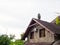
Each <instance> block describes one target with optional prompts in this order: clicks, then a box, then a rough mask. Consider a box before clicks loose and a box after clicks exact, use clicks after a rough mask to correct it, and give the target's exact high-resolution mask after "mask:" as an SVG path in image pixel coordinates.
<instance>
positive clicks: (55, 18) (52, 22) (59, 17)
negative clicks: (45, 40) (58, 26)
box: [51, 16, 60, 23]
mask: <svg viewBox="0 0 60 45" xmlns="http://www.w3.org/2000/svg"><path fill="white" fill-rule="evenodd" d="M57 17H58V18H60V16H57ZM55 22H56V18H55V19H54V20H53V21H52V22H51V23H55Z"/></svg>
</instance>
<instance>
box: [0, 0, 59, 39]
mask: <svg viewBox="0 0 60 45" xmlns="http://www.w3.org/2000/svg"><path fill="white" fill-rule="evenodd" d="M57 12H59V13H60V0H0V34H6V33H7V34H15V35H16V38H20V34H21V33H23V32H25V30H26V28H27V26H28V24H29V23H30V21H31V19H32V18H37V14H38V13H40V14H41V20H45V21H48V22H50V21H52V20H53V19H54V18H55V17H56V16H58V15H59V14H57Z"/></svg>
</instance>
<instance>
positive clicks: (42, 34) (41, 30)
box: [39, 29, 45, 37]
mask: <svg viewBox="0 0 60 45" xmlns="http://www.w3.org/2000/svg"><path fill="white" fill-rule="evenodd" d="M39 37H45V29H40V30H39Z"/></svg>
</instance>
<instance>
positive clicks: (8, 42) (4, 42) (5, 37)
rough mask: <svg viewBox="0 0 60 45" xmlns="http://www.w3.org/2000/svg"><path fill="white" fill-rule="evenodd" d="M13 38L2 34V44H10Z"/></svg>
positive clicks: (0, 38) (0, 36) (0, 40)
mask: <svg viewBox="0 0 60 45" xmlns="http://www.w3.org/2000/svg"><path fill="white" fill-rule="evenodd" d="M13 38H14V37H13ZM13 38H12V39H13ZM12 39H11V37H8V35H0V45H9V44H10V42H11V40H12Z"/></svg>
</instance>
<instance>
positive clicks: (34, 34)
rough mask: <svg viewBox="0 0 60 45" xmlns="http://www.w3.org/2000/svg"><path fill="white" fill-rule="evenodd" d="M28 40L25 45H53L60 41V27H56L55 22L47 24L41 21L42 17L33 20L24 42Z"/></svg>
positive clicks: (24, 36)
mask: <svg viewBox="0 0 60 45" xmlns="http://www.w3.org/2000/svg"><path fill="white" fill-rule="evenodd" d="M58 17H59V16H58ZM26 38H27V41H26V42H25V45H51V44H53V43H54V42H55V41H56V40H59V39H60V25H56V23H55V20H53V21H52V22H47V21H43V20H41V19H40V17H38V19H36V18H33V19H32V20H31V22H30V24H29V25H28V27H27V29H26V32H25V33H24V35H23V36H22V40H25V39H26Z"/></svg>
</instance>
